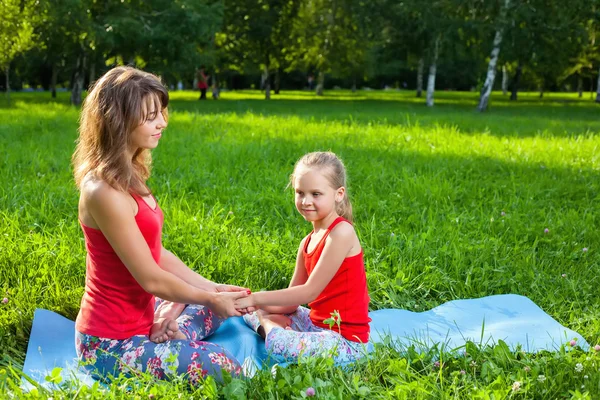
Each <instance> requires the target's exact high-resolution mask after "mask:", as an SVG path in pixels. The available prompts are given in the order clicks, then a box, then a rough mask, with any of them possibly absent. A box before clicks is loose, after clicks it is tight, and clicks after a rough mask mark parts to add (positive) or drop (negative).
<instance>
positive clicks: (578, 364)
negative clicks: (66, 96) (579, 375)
mask: <svg viewBox="0 0 600 400" xmlns="http://www.w3.org/2000/svg"><path fill="white" fill-rule="evenodd" d="M581 371H583V364H582V363H577V364H575V372H581Z"/></svg>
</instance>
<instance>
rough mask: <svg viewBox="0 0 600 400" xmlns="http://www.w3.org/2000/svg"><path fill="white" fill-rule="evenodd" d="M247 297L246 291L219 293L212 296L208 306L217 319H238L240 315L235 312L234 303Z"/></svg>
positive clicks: (238, 312)
mask: <svg viewBox="0 0 600 400" xmlns="http://www.w3.org/2000/svg"><path fill="white" fill-rule="evenodd" d="M247 296H249V294H248V292H246V291H237V292H219V293H216V294H215V295H214V296H213V299H212V301H211V302H210V304H209V305H208V306H209V308H210V309H211V310H212V311H213V312H214V313H215V314H217V316H218V317H219V318H223V319H226V318H229V317H239V316H241V315H242V313H241V312H240V311H238V310H237V308H238V307H236V306H235V303H236V301H238V300H240V299H242V298H243V297H247Z"/></svg>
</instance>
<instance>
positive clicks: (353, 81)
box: [352, 77, 356, 93]
mask: <svg viewBox="0 0 600 400" xmlns="http://www.w3.org/2000/svg"><path fill="white" fill-rule="evenodd" d="M352 93H356V77H353V78H352Z"/></svg>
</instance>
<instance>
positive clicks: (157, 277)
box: [73, 67, 248, 383]
mask: <svg viewBox="0 0 600 400" xmlns="http://www.w3.org/2000/svg"><path fill="white" fill-rule="evenodd" d="M168 101H169V96H168V93H167V91H166V89H165V87H164V86H163V85H162V83H161V82H160V80H159V79H158V78H157V77H156V76H154V75H152V74H149V73H146V72H143V71H140V70H137V69H135V68H131V67H117V68H114V69H112V70H110V71H108V72H107V73H106V74H105V75H104V76H102V77H101V78H100V79H99V80H98V81H97V82H96V83H95V84H94V86H93V88H92V90H91V92H90V93H89V95H88V96H87V98H86V99H85V102H84V106H83V110H82V115H81V123H80V128H79V140H78V143H77V147H76V150H75V153H74V155H73V167H74V176H75V182H76V184H77V186H78V188H79V190H80V199H79V221H80V224H81V228H82V230H83V233H84V236H85V242H86V250H87V257H86V284H85V293H84V295H83V299H82V301H81V309H80V311H79V315H78V316H77V321H76V347H77V352H78V355H79V357H80V359H81V360H82V361H84V362H85V364H86V369H92V370H94V371H96V372H98V373H99V374H100V375H103V376H107V375H108V374H112V375H117V374H119V373H131V372H133V371H147V372H149V373H151V374H152V375H154V376H156V377H159V378H166V377H169V376H173V375H174V374H181V373H187V374H188V377H189V379H190V381H191V382H192V383H196V382H197V381H198V379H199V378H200V377H203V376H206V375H207V374H212V375H214V376H215V378H217V379H220V378H221V373H222V371H226V372H229V373H232V374H239V373H240V365H239V363H238V362H237V360H235V358H233V357H232V356H231V355H230V354H229V353H228V352H227V351H226V350H225V349H223V348H221V347H219V346H217V345H215V344H211V343H207V342H204V341H202V339H203V338H204V337H206V336H209V335H210V334H212V333H213V332H214V331H215V330H216V329H217V328H218V327H219V325H220V324H221V322H222V321H223V320H224V319H225V318H227V317H230V316H239V315H241V313H240V312H239V311H238V310H236V309H235V307H234V302H235V301H236V300H237V299H240V298H242V297H245V296H247V295H248V292H247V290H246V289H245V288H240V287H237V286H230V285H218V284H216V283H214V282H211V281H210V280H208V279H205V278H204V277H202V276H201V275H199V274H197V273H196V272H194V271H192V270H191V269H189V268H188V267H187V266H186V265H185V264H184V263H183V262H182V261H181V260H179V259H178V258H177V257H176V256H175V255H173V253H171V252H169V251H168V250H166V249H165V248H164V247H163V246H162V243H161V233H162V225H163V214H162V211H161V209H160V207H159V206H158V204H157V202H156V199H155V198H154V196H153V195H152V193H151V191H150V189H149V188H148V186H146V180H147V179H148V177H149V175H150V161H151V158H150V150H151V149H154V148H155V147H156V146H158V143H159V141H160V138H161V136H162V134H163V131H164V129H165V128H166V127H167V104H168ZM155 297H156V298H159V299H158V301H157V300H156V299H155ZM160 299H164V300H166V301H168V302H176V303H165V302H163V301H162V300H160ZM157 303H162V304H160V307H157ZM177 303H181V304H177ZM184 304H188V306H184ZM155 308H156V318H155ZM182 310H183V312H181V311H182ZM179 314H181V316H180V317H179V318H178V319H177V321H176V320H174V317H175V316H178V315H179Z"/></svg>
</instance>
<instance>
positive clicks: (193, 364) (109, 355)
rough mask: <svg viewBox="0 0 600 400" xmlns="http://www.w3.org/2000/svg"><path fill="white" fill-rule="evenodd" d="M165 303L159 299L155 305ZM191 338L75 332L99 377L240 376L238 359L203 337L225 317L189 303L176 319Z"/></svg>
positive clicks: (191, 379)
mask: <svg viewBox="0 0 600 400" xmlns="http://www.w3.org/2000/svg"><path fill="white" fill-rule="evenodd" d="M160 302H162V300H160V299H158V298H157V299H156V306H157V307H158V305H159V304H160ZM177 322H178V324H179V330H180V331H181V332H183V333H184V334H185V336H187V338H188V340H168V341H166V342H164V343H160V344H157V343H154V342H151V341H150V339H149V337H148V336H147V335H146V336H145V335H139V336H133V337H130V338H129V339H123V340H113V339H105V338H100V337H96V336H91V335H86V334H83V333H80V332H77V331H75V346H76V350H77V355H78V356H79V359H80V360H81V361H82V362H83V363H84V368H85V369H86V370H88V371H90V372H91V373H92V374H94V377H96V378H100V379H102V378H110V376H111V375H112V376H116V375H118V374H126V375H133V374H135V373H136V372H138V371H143V372H147V373H149V374H151V375H153V376H155V377H157V378H159V379H165V378H167V379H168V378H170V377H174V376H176V375H180V374H187V377H188V380H189V382H190V383H191V384H197V383H198V382H199V380H200V378H204V377H205V376H206V375H212V376H213V377H214V378H215V379H216V380H218V381H222V375H221V372H222V371H226V372H229V373H231V374H232V375H239V374H240V372H241V367H240V364H239V362H238V361H237V360H236V359H235V358H234V357H233V356H232V355H231V354H230V353H229V352H228V351H227V350H225V349H224V348H222V347H221V346H218V345H216V344H213V343H209V342H204V341H202V339H204V338H205V337H207V336H209V335H212V334H213V333H214V332H215V331H216V330H217V328H218V327H219V326H221V323H222V322H223V320H221V319H220V318H219V317H217V316H216V315H215V314H213V312H212V311H211V310H210V309H208V308H206V307H204V306H201V305H188V306H187V307H186V308H185V309H184V311H183V312H182V313H181V316H180V317H179V318H177Z"/></svg>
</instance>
